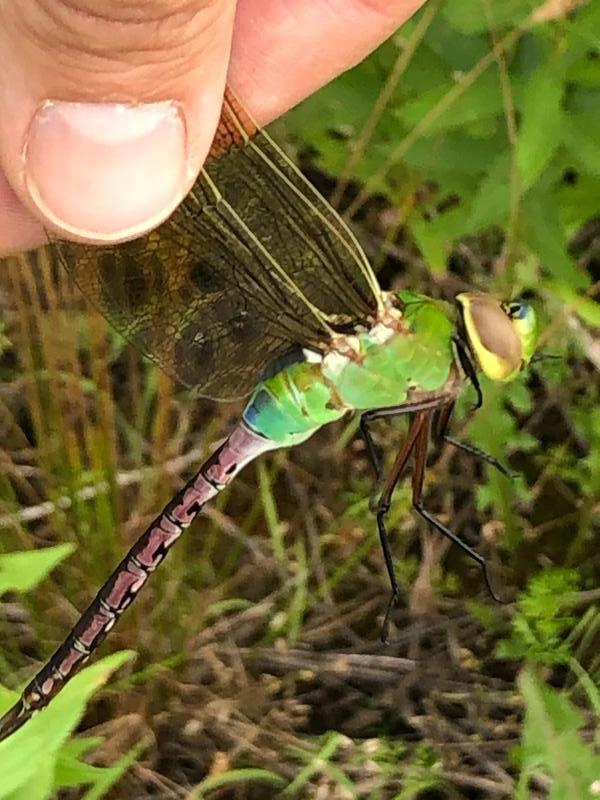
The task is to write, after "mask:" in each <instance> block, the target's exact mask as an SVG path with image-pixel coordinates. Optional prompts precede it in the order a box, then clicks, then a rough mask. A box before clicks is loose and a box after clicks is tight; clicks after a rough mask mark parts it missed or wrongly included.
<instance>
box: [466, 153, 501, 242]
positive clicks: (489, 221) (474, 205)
mask: <svg viewBox="0 0 600 800" xmlns="http://www.w3.org/2000/svg"><path fill="white" fill-rule="evenodd" d="M510 181H511V157H510V153H509V152H508V151H504V152H501V153H500V154H499V155H498V156H497V157H496V158H495V159H494V160H493V161H492V162H491V164H490V168H489V170H488V172H487V174H486V175H485V176H484V178H483V179H482V181H481V182H480V184H479V187H478V188H477V190H476V192H475V194H474V197H473V198H472V200H471V211H470V214H469V216H468V218H467V219H468V222H467V225H466V226H465V230H464V233H465V234H467V233H477V232H478V231H479V230H481V229H482V228H488V227H489V226H491V225H503V224H504V221H505V219H506V217H507V214H508V211H509V206H510V197H511V191H510Z"/></svg>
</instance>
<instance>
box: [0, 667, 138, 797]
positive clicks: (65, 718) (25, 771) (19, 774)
mask: <svg viewBox="0 0 600 800" xmlns="http://www.w3.org/2000/svg"><path fill="white" fill-rule="evenodd" d="M131 656H132V653H131V652H127V651H125V652H121V653H114V654H113V655H111V656H108V658H104V659H102V661H99V662H98V663H97V664H94V665H93V666H91V667H88V668H87V669H84V670H83V671H82V672H80V673H79V674H78V675H76V676H75V677H74V678H73V680H72V681H70V683H68V684H67V686H66V687H65V688H64V689H63V691H62V692H61V693H60V694H59V695H58V696H57V697H55V698H54V700H52V702H51V703H50V705H49V706H48V708H46V709H44V710H43V711H41V712H40V713H38V714H37V715H36V716H34V717H33V719H31V720H29V721H28V722H27V723H26V724H25V725H24V726H23V727H22V728H21V729H20V730H18V731H16V733H14V734H13V735H12V736H10V737H9V738H8V739H5V740H4V741H3V742H0V798H4V797H13V796H16V797H19V795H18V794H17V795H14V794H13V793H15V792H17V791H24V789H25V787H29V786H34V785H37V784H38V782H39V784H40V785H45V784H46V778H45V776H46V774H47V770H48V769H49V765H50V766H51V768H52V770H54V764H55V761H56V758H57V753H58V751H59V749H60V748H61V746H62V744H63V742H64V741H65V740H66V739H67V737H68V736H69V734H70V733H71V732H72V731H73V730H74V729H75V727H76V726H77V724H78V722H79V720H80V719H81V717H82V716H83V713H84V711H85V706H86V703H87V701H88V700H89V698H90V697H91V696H92V695H93V694H94V692H95V691H96V690H97V689H98V688H99V687H100V686H101V685H102V684H103V683H105V681H106V680H107V679H108V677H109V676H110V674H111V672H113V671H114V670H115V669H118V668H119V667H120V666H121V665H122V664H123V663H125V661H127V660H128V659H129V658H131ZM16 699H17V695H15V696H14V700H16ZM22 796H23V797H24V795H22ZM43 796H48V795H47V794H46V795H40V797H43Z"/></svg>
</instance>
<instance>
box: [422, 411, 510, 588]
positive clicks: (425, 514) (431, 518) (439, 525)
mask: <svg viewBox="0 0 600 800" xmlns="http://www.w3.org/2000/svg"><path fill="white" fill-rule="evenodd" d="M428 435H429V431H428V429H427V426H425V427H424V429H423V430H421V431H420V432H419V435H418V436H417V439H416V442H415V468H414V472H413V476H412V489H413V508H414V509H415V511H416V512H417V514H419V516H420V517H422V518H423V519H424V520H426V521H427V522H429V523H430V525H433V527H434V528H435V529H436V530H438V531H439V532H440V533H441V534H442V535H443V536H445V537H446V538H447V539H450V541H451V542H452V543H453V544H457V545H458V546H459V547H460V548H461V549H462V550H463V551H464V552H465V553H466V554H467V555H468V556H469V558H472V559H473V561H475V562H476V563H477V564H479V566H480V568H481V571H482V573H483V579H484V580H485V583H486V586H487V588H488V591H489V593H490V594H491V596H492V597H493V598H494V600H496V601H497V602H498V603H503V602H504V601H503V600H502V599H501V598H500V597H498V595H497V594H496V592H495V591H494V590H493V588H492V584H491V582H490V579H489V575H488V571H487V564H486V562H485V559H484V557H483V556H482V555H480V554H479V553H478V552H477V550H474V549H473V548H472V547H470V546H469V545H468V544H467V543H466V542H465V541H463V540H462V539H461V538H460V536H457V534H456V533H454V532H453V531H452V530H450V528H448V527H447V526H446V525H444V524H443V522H441V521H440V520H439V519H438V518H437V517H436V516H435V515H434V514H432V513H431V512H430V511H428V510H427V509H426V508H424V506H423V481H424V479H425V465H426V461H427V445H428Z"/></svg>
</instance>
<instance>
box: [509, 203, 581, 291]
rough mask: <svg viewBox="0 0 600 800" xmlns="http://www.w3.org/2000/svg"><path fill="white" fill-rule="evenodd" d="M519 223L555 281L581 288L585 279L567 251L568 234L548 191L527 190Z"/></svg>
mask: <svg viewBox="0 0 600 800" xmlns="http://www.w3.org/2000/svg"><path fill="white" fill-rule="evenodd" d="M522 209H523V214H522V219H521V223H522V225H523V226H524V229H525V234H526V236H527V240H528V242H529V244H530V246H531V247H532V249H533V250H534V251H535V252H536V253H537V254H538V256H539V258H540V260H541V261H542V264H543V266H544V268H545V270H546V271H547V272H548V273H549V274H550V275H552V277H554V278H556V279H557V281H559V282H561V283H564V284H566V285H568V286H571V287H573V288H584V287H585V286H587V284H588V281H587V279H586V277H585V275H584V274H583V272H581V271H580V270H579V268H578V267H577V265H576V263H575V261H574V260H573V259H572V258H571V256H570V255H569V254H568V252H567V246H568V236H567V232H566V231H565V230H564V228H563V226H562V225H561V223H560V215H559V211H558V208H557V205H556V202H555V200H554V198H553V197H552V196H551V195H548V193H547V192H543V191H541V189H540V191H539V192H538V191H536V192H535V193H532V192H530V193H529V195H528V196H527V197H526V198H524V200H523V204H522Z"/></svg>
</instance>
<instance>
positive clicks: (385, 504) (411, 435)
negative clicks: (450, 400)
mask: <svg viewBox="0 0 600 800" xmlns="http://www.w3.org/2000/svg"><path fill="white" fill-rule="evenodd" d="M430 414H431V411H418V412H417V413H416V414H415V416H414V419H413V420H412V422H411V425H410V427H409V429H408V434H407V436H406V439H405V440H404V442H403V444H402V447H401V448H400V450H399V452H398V455H397V456H396V460H395V461H394V465H393V467H392V469H391V472H390V474H389V477H388V479H387V480H386V483H385V486H384V489H383V492H382V493H381V497H380V498H379V503H378V506H377V509H376V512H375V513H376V518H377V530H378V531H379V540H380V542H381V549H382V550H383V557H384V560H385V566H386V569H387V573H388V577H389V579H390V585H391V587H392V593H391V596H390V601H389V603H388V607H387V610H386V612H385V617H384V619H383V625H382V626H381V641H382V642H384V643H387V642H388V641H389V629H390V619H391V615H392V611H393V610H394V608H395V607H396V605H397V603H398V600H399V599H400V587H399V586H398V580H397V578H396V571H395V570H394V561H393V558H392V551H391V548H390V542H389V538H388V535H387V531H386V529H385V517H386V515H387V513H388V511H389V510H390V504H391V501H392V495H393V493H394V489H395V488H396V486H397V484H398V481H399V480H400V475H401V474H402V472H403V470H404V468H405V466H406V464H407V462H408V459H409V458H410V454H411V453H412V451H413V449H414V447H415V442H416V441H417V440H418V438H419V436H420V434H421V431H422V429H423V427H425V430H427V422H428V417H429V415H430Z"/></svg>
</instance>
